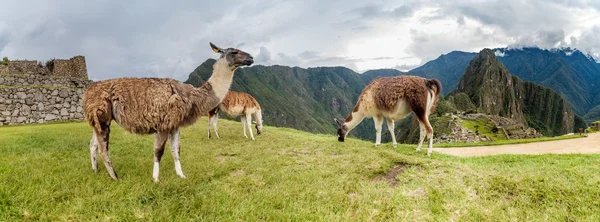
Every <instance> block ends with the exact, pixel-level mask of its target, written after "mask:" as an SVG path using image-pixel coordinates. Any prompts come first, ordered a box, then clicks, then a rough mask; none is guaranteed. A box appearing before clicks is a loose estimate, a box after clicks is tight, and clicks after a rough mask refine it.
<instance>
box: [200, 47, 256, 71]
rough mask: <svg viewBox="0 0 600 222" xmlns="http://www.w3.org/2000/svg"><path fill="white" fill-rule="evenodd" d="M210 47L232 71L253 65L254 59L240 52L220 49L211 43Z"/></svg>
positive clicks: (231, 49)
mask: <svg viewBox="0 0 600 222" xmlns="http://www.w3.org/2000/svg"><path fill="white" fill-rule="evenodd" d="M210 47H211V48H212V50H213V51H214V52H215V53H219V54H221V58H219V59H225V61H227V64H228V65H229V67H231V68H233V69H235V68H238V67H240V66H249V65H252V63H254V57H252V55H250V54H249V53H247V52H244V51H242V50H239V49H236V48H226V49H222V48H219V47H218V46H216V45H215V44H213V43H212V42H210Z"/></svg>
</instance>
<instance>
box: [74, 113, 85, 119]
mask: <svg viewBox="0 0 600 222" xmlns="http://www.w3.org/2000/svg"><path fill="white" fill-rule="evenodd" d="M74 117H75V119H83V114H81V113H75V116H74Z"/></svg>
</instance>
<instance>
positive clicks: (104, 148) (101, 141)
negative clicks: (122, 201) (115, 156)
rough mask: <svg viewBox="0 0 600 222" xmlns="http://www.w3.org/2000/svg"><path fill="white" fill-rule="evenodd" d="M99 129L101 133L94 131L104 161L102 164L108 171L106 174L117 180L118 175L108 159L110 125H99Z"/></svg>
mask: <svg viewBox="0 0 600 222" xmlns="http://www.w3.org/2000/svg"><path fill="white" fill-rule="evenodd" d="M101 130H102V132H101V133H99V132H95V134H96V139H97V142H98V146H99V148H100V156H101V157H102V161H104V166H105V167H106V171H108V175H110V177H111V178H113V179H114V180H118V179H119V177H118V176H117V173H116V172H115V169H114V168H113V166H112V162H111V161H110V153H109V150H108V145H109V136H110V125H103V126H101Z"/></svg>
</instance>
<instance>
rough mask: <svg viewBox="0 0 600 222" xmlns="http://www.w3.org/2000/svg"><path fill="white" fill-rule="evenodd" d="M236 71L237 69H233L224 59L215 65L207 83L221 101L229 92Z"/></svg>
mask: <svg viewBox="0 0 600 222" xmlns="http://www.w3.org/2000/svg"><path fill="white" fill-rule="evenodd" d="M234 71H235V68H233V69H232V68H231V67H230V66H229V65H228V64H227V61H225V59H223V58H221V59H219V60H217V62H215V64H214V65H213V73H212V75H211V76H210V78H209V79H208V81H207V82H208V83H210V85H211V86H212V90H213V92H214V93H215V96H216V97H217V98H218V100H219V101H221V100H223V98H225V95H226V94H227V92H229V88H230V87H231V82H232V81H233V72H234Z"/></svg>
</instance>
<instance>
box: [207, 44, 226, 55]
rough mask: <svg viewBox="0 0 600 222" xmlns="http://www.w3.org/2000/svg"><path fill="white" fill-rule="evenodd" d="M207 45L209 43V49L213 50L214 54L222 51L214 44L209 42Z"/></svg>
mask: <svg viewBox="0 0 600 222" xmlns="http://www.w3.org/2000/svg"><path fill="white" fill-rule="evenodd" d="M209 43H210V47H211V48H212V50H213V51H214V52H215V53H223V49H221V48H219V47H218V46H216V45H215V44H213V43H212V42H209Z"/></svg>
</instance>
